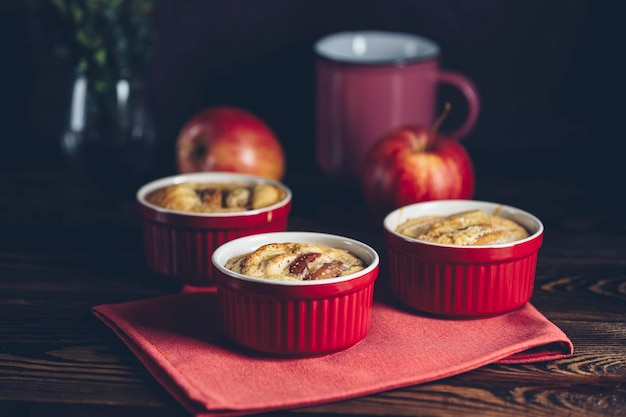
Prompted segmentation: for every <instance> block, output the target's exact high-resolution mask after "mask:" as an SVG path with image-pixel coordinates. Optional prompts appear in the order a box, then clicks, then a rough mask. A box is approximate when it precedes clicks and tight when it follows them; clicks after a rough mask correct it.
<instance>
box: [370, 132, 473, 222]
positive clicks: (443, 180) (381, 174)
mask: <svg viewBox="0 0 626 417" xmlns="http://www.w3.org/2000/svg"><path fill="white" fill-rule="evenodd" d="M361 185H362V189H363V194H364V197H365V201H366V203H367V204H368V206H369V209H370V211H371V212H372V213H373V214H374V215H375V216H377V217H379V218H382V217H383V216H385V215H386V214H388V213H389V212H391V211H392V210H395V209H396V208H399V207H402V206H405V205H408V204H413V203H418V202H422V201H429V200H443V199H468V198H471V197H472V195H473V194H474V168H473V164H472V161H471V159H470V156H469V155H468V153H467V151H466V150H465V148H464V147H463V146H462V145H461V144H460V143H458V142H457V141H456V140H452V139H449V138H447V137H446V136H444V135H442V134H440V133H437V131H436V129H434V128H430V129H429V128H425V127H420V126H406V127H401V128H398V129H396V130H393V131H391V132H389V133H388V134H387V135H385V136H383V137H382V138H381V139H380V140H379V141H378V142H377V143H376V144H375V145H374V147H373V148H372V149H371V150H370V151H369V153H368V156H367V157H366V160H365V163H364V169H363V173H362V176H361Z"/></svg>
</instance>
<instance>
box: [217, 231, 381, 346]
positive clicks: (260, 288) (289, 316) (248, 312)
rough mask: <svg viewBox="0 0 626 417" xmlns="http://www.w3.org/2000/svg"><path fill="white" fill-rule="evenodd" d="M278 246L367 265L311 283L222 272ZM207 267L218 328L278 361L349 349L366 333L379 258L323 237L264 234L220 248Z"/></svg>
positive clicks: (369, 250) (345, 240) (351, 244)
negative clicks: (337, 254) (333, 251)
mask: <svg viewBox="0 0 626 417" xmlns="http://www.w3.org/2000/svg"><path fill="white" fill-rule="evenodd" d="M284 242H298V243H315V244H319V245H325V246H330V247H334V248H337V249H344V250H347V251H349V252H350V253H352V254H353V255H356V256H357V257H359V258H361V259H362V260H363V261H364V262H365V264H366V265H367V266H366V268H364V269H363V270H361V271H359V272H358V273H355V274H351V275H347V276H344V277H338V278H330V279H320V280H315V281H279V280H269V279H264V278H253V277H249V276H245V275H242V274H238V273H235V272H233V271H231V270H229V269H227V268H225V267H224V265H225V264H226V262H227V261H228V260H229V259H230V258H232V257H233V256H236V255H240V254H245V253H249V252H252V251H254V250H256V249H257V248H259V247H260V246H262V245H264V244H268V243H284ZM213 265H214V267H215V272H216V280H217V294H218V302H219V308H220V320H221V324H222V329H223V332H224V334H225V336H226V337H227V338H228V339H230V340H231V341H233V342H235V343H236V344H238V345H241V346H243V347H246V348H249V349H253V350H256V351H261V352H265V353H269V354H274V355H280V356H317V355H323V354H328V353H332V352H337V351H340V350H344V349H347V348H349V347H351V346H353V345H354V344H356V343H357V342H359V341H360V340H362V339H363V338H364V337H365V336H366V335H367V333H368V331H369V329H370V324H371V316H372V300H373V294H374V282H375V281H376V278H377V277H378V269H379V256H378V254H377V252H376V251H375V250H374V249H372V248H371V247H369V246H368V245H366V244H364V243H361V242H359V241H356V240H353V239H349V238H346V237H342V236H336V235H330V234H324V233H313V232H283V233H265V234H259V235H254V236H248V237H244V238H239V239H236V240H233V241H230V242H228V243H225V244H224V245H222V246H220V247H219V248H217V249H216V250H215V252H214V253H213Z"/></svg>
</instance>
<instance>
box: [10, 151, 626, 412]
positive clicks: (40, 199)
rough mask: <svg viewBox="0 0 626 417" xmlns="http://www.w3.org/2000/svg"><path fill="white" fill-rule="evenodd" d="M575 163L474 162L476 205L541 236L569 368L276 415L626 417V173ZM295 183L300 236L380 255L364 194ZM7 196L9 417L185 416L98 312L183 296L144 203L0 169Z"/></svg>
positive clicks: (538, 294)
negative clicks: (514, 209)
mask: <svg viewBox="0 0 626 417" xmlns="http://www.w3.org/2000/svg"><path fill="white" fill-rule="evenodd" d="M575 158H578V159H572V158H571V157H570V156H569V155H553V156H542V157H538V156H537V155H536V154H530V155H527V156H526V157H525V158H523V159H520V158H518V157H515V158H509V156H507V155H500V156H498V155H484V156H481V157H480V158H479V157H476V166H477V190H476V198H477V199H485V200H492V201H498V202H501V203H506V204H511V205H515V206H518V207H521V208H524V209H526V210H528V211H530V212H532V213H534V214H536V215H537V216H538V217H539V218H541V219H542V220H543V222H544V224H545V227H546V232H545V240H544V244H543V247H542V249H541V251H540V255H539V263H538V270H537V278H536V286H535V293H534V295H533V297H532V300H531V302H532V303H533V304H534V305H535V306H536V307H537V308H538V309H539V310H540V311H541V312H542V313H543V314H544V315H545V316H546V317H547V318H548V319H550V320H551V321H553V322H554V323H555V324H556V325H557V326H559V327H560V328H561V329H562V330H563V331H565V333H566V334H567V335H568V336H569V337H570V338H571V340H572V341H573V344H574V347H575V353H574V355H573V356H571V357H569V358H567V359H563V360H556V361H551V362H546V363H535V364H527V365H489V366H485V367H483V368H480V369H477V370H474V371H471V372H467V373H465V374H462V375H458V376H455V377H451V378H446V379H444V380H439V381H436V382H432V383H427V384H423V385H417V386H411V387H407V388H403V389H397V390H393V391H389V392H382V393H378V394H374V395H369V396H365V397H361V398H355V399H352V400H348V401H341V402H336V403H330V404H325V405H319V406H315V407H308V408H303V409H297V410H290V411H286V412H280V413H273V414H271V415H293V416H313V415H322V414H325V415H344V416H348V415H360V416H364V415H367V416H375V415H376V416H379V415H394V416H401V415H411V416H469V415H481V416H501V415H508V416H526V415H533V416H544V415H545V416H579V415H580V416H618V415H622V416H623V415H626V223H625V221H624V218H626V215H624V209H623V205H622V203H621V196H620V194H622V193H623V191H624V186H623V180H624V178H625V176H624V175H622V174H621V173H620V169H621V168H620V167H619V166H617V167H616V166H615V165H612V164H611V163H607V164H600V165H598V166H597V167H589V166H588V164H585V161H586V159H585V158H586V155H585V153H584V152H581V153H580V154H577V155H576V156H575ZM618 160H619V158H614V162H615V161H618ZM498 161H503V162H502V163H500V162H498ZM563 161H570V162H572V163H571V164H568V165H565V168H559V166H561V165H562V164H563ZM557 164H561V165H557ZM285 182H286V183H287V184H288V185H289V186H290V187H291V188H292V189H293V190H294V194H295V198H294V207H293V213H292V216H291V219H290V229H293V230H304V229H307V230H316V231H330V232H335V233H342V234H346V235H350V236H353V237H355V238H358V239H362V240H365V241H366V242H368V243H370V244H372V245H373V246H375V247H377V248H379V249H381V250H382V249H384V248H382V247H381V240H382V239H381V235H380V230H379V228H378V227H377V226H378V225H376V224H374V223H373V222H372V221H371V219H370V217H369V215H368V213H367V211H365V209H364V208H363V205H362V201H361V200H360V195H359V192H358V190H357V189H356V188H350V187H348V186H347V185H337V184H328V183H326V182H325V181H324V180H322V179H320V177H319V176H317V175H314V174H306V173H305V174H303V173H296V174H292V173H290V174H289V175H288V176H287V177H286V179H285ZM0 190H1V191H2V192H1V193H0V237H1V238H0V414H1V415H6V416H55V415H60V416H116V417H117V416H125V415H129V416H185V415H186V412H185V411H184V410H183V409H182V407H180V406H179V405H178V403H177V402H175V401H174V400H173V399H172V397H171V396H170V395H169V394H168V393H167V392H166V391H165V390H164V389H163V388H162V387H161V386H160V385H159V384H158V383H157V382H156V381H155V380H154V379H153V378H152V377H151V375H150V374H149V373H148V372H147V371H146V369H145V368H144V367H143V366H142V365H141V364H140V362H139V361H138V360H137V359H136V357H135V356H134V355H133V354H132V353H131V352H130V351H129V350H128V349H127V348H126V346H125V345H124V344H123V343H122V342H121V341H120V340H119V339H117V338H116V337H115V336H114V335H113V333H112V332H111V331H110V330H109V329H108V328H106V327H105V326H104V325H103V324H102V323H101V322H99V321H98V320H97V319H96V318H95V317H94V316H93V315H92V314H91V312H90V309H91V307H92V306H94V305H97V304H103V303H116V302H122V301H129V300H136V299H140V298H148V297H152V296H158V295H162V294H166V293H171V292H175V291H177V290H178V289H179V288H178V286H177V285H175V284H173V283H169V282H166V281H165V280H163V279H161V278H160V277H158V276H156V275H155V274H154V273H152V272H151V271H149V270H148V269H147V267H146V266H145V264H144V262H143V257H142V252H141V248H142V242H141V236H140V229H139V224H138V217H137V213H136V211H135V205H134V201H133V200H132V199H128V198H123V199H113V198H110V196H108V195H106V194H104V193H102V192H100V191H99V189H98V188H96V187H94V186H92V185H91V184H90V183H89V182H88V181H87V180H85V179H82V178H80V177H76V176H73V175H70V174H69V173H68V172H65V171H64V170H62V169H52V170H40V171H38V170H27V171H12V172H3V173H2V174H1V175H0Z"/></svg>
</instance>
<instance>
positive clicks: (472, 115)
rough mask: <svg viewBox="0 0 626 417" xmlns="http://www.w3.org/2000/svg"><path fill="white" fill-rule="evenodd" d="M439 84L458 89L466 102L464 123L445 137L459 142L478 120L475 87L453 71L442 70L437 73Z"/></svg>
mask: <svg viewBox="0 0 626 417" xmlns="http://www.w3.org/2000/svg"><path fill="white" fill-rule="evenodd" d="M439 82H440V83H444V84H449V85H451V86H453V87H456V88H458V89H459V90H460V91H461V93H462V94H463V95H464V96H465V99H466V100H467V107H468V111H467V117H466V118H465V121H464V122H463V123H462V124H461V125H460V126H459V127H457V128H456V129H455V130H453V131H452V132H450V133H448V134H447V135H446V136H448V137H450V138H452V139H456V140H459V139H461V138H462V137H464V136H465V135H467V134H468V133H469V132H470V131H471V130H472V128H473V127H474V125H475V124H476V121H477V120H478V114H479V113H480V96H479V94H478V89H477V88H476V85H474V83H473V82H472V81H471V80H470V79H469V78H467V77H466V76H465V75H463V74H460V73H458V72H454V71H446V70H442V71H440V72H439Z"/></svg>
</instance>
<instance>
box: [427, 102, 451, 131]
mask: <svg viewBox="0 0 626 417" xmlns="http://www.w3.org/2000/svg"><path fill="white" fill-rule="evenodd" d="M451 107H452V106H451V105H450V103H449V102H447V101H446V103H445V104H444V105H443V112H441V114H440V115H439V117H437V119H436V120H435V123H433V125H432V126H431V128H430V134H431V136H434V135H435V134H436V133H437V131H438V130H439V128H440V127H441V124H442V123H443V121H444V120H446V117H448V113H450V108H451Z"/></svg>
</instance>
